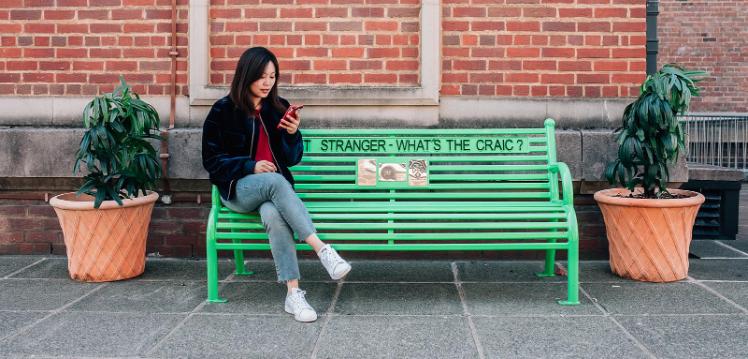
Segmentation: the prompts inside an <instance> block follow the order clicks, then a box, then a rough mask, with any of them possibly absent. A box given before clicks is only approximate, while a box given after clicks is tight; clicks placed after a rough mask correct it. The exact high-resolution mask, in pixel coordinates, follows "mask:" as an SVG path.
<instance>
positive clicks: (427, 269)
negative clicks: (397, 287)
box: [345, 260, 454, 282]
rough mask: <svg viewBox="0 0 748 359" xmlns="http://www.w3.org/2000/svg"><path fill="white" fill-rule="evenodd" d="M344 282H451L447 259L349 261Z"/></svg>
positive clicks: (449, 264)
mask: <svg viewBox="0 0 748 359" xmlns="http://www.w3.org/2000/svg"><path fill="white" fill-rule="evenodd" d="M351 266H352V267H353V269H352V270H351V273H349V274H348V276H347V277H346V278H345V280H346V282H356V281H359V282H453V281H454V275H453V274H452V264H451V262H449V261H423V260H413V261H407V260H406V261H400V260H398V261H395V260H367V261H351Z"/></svg>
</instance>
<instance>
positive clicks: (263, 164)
mask: <svg viewBox="0 0 748 359" xmlns="http://www.w3.org/2000/svg"><path fill="white" fill-rule="evenodd" d="M275 171H276V168H275V165H274V164H273V163H272V162H269V161H265V160H260V161H257V163H255V173H265V172H275Z"/></svg>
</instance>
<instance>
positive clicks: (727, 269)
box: [688, 259, 748, 281]
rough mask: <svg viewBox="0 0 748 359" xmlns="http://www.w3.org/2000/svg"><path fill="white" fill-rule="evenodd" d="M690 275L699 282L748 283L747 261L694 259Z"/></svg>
mask: <svg viewBox="0 0 748 359" xmlns="http://www.w3.org/2000/svg"><path fill="white" fill-rule="evenodd" d="M688 275H689V276H691V277H692V278H694V279H699V280H707V279H709V280H739V281H748V260H747V259H700V260H699V259H695V260H694V259H692V260H690V261H689V267H688Z"/></svg>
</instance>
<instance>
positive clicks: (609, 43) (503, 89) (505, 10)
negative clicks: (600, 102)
mask: <svg viewBox="0 0 748 359" xmlns="http://www.w3.org/2000/svg"><path fill="white" fill-rule="evenodd" d="M443 4H444V8H443V14H442V16H443V18H444V21H443V24H442V27H443V41H442V43H443V45H442V46H443V49H442V51H443V54H442V55H443V57H444V58H443V64H442V72H443V75H442V94H443V95H481V96H558V97H565V96H566V97H583V96H584V97H619V96H635V95H636V94H638V90H637V86H638V84H640V83H641V81H642V80H643V79H644V73H645V70H646V61H645V55H646V53H645V44H646V32H645V30H646V9H645V5H644V1H643V0H542V1H541V0H500V1H484V0H469V1H468V0H445V1H443Z"/></svg>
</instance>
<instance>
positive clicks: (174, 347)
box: [150, 314, 322, 358]
mask: <svg viewBox="0 0 748 359" xmlns="http://www.w3.org/2000/svg"><path fill="white" fill-rule="evenodd" d="M321 323H322V320H319V319H318V320H317V321H316V322H314V323H299V322H297V321H295V320H293V317H291V316H252V315H238V314H235V315H215V314H210V315H208V314H194V315H191V316H190V317H189V319H187V321H186V322H185V323H184V325H182V326H180V327H179V328H178V329H177V330H176V331H175V332H173V333H172V334H171V335H169V336H168V337H167V338H166V339H165V340H164V341H163V342H162V343H161V344H160V345H159V346H158V347H156V348H154V350H153V351H152V353H150V355H151V356H156V357H160V358H177V357H178V358H184V357H189V358H302V357H309V355H310V354H311V353H312V350H313V348H314V342H315V340H316V339H317V337H318V336H319V331H320V328H321V327H322V324H321Z"/></svg>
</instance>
